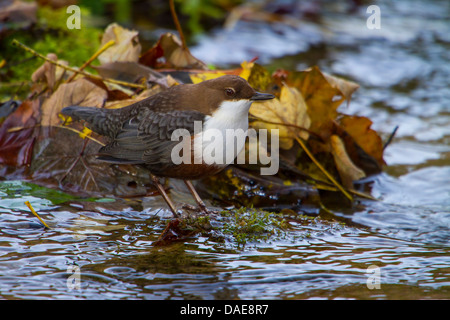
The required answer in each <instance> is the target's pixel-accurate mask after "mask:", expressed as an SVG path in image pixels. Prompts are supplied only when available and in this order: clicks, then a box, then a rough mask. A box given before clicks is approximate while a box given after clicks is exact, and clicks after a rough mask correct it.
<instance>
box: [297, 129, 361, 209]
mask: <svg viewBox="0 0 450 320" xmlns="http://www.w3.org/2000/svg"><path fill="white" fill-rule="evenodd" d="M295 140H297V142H298V144H299V145H300V146H301V147H302V149H303V150H304V151H305V152H306V154H307V155H308V157H309V158H310V159H311V160H312V162H314V164H315V165H316V166H317V167H318V168H319V169H320V171H322V172H323V174H325V176H326V177H327V178H328V179H329V180H330V181H331V182H332V183H333V184H334V185H335V186H336V188H338V189H339V190H340V191H341V192H342V193H343V194H344V195H345V196H346V197H347V198H348V199H349V200H350V201H353V197H352V196H351V195H350V194H349V193H348V192H347V191H346V190H345V189H344V187H343V186H341V185H340V183H339V182H337V181H336V179H334V178H333V176H332V175H331V174H330V173H328V171H327V170H326V169H325V168H324V167H323V166H322V165H321V164H320V162H319V161H317V159H316V158H315V157H314V155H313V154H312V153H311V151H309V149H308V147H306V145H305V143H304V142H303V141H302V139H300V137H299V136H298V135H297V133H295Z"/></svg>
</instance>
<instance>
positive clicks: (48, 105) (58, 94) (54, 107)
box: [41, 79, 108, 126]
mask: <svg viewBox="0 0 450 320" xmlns="http://www.w3.org/2000/svg"><path fill="white" fill-rule="evenodd" d="M107 97H108V93H107V92H106V90H104V89H102V88H100V87H98V86H97V85H95V84H94V83H92V82H91V81H88V80H86V79H78V80H75V81H72V82H70V83H65V84H62V85H60V86H59V87H58V89H57V90H56V91H55V92H54V93H53V94H52V95H51V96H50V98H48V99H47V100H45V101H44V103H43V104H42V118H41V125H42V126H52V125H58V124H60V123H61V119H60V118H59V117H58V114H59V112H60V111H61V109H63V108H64V107H68V106H72V105H77V106H86V107H101V106H103V104H104V103H105V100H106V98H107Z"/></svg>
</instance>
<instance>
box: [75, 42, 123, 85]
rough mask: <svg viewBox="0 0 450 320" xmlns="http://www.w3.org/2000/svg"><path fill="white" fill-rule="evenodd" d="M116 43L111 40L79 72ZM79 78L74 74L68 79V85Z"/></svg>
mask: <svg viewBox="0 0 450 320" xmlns="http://www.w3.org/2000/svg"><path fill="white" fill-rule="evenodd" d="M115 43H116V42H115V41H114V40H110V41H108V42H107V43H105V44H104V45H103V46H102V47H101V48H100V49H99V50H98V51H97V52H96V53H94V55H93V56H92V57H90V58H89V60H88V61H86V62H85V63H83V65H82V66H81V67H80V68H79V69H78V70H79V71H83V70H84V69H85V68H86V67H87V66H88V65H90V64H91V62H92V61H94V60H95V59H97V57H98V56H99V55H101V54H102V53H103V52H105V51H106V50H107V49H108V48H109V47H111V46H113V45H114V44H115ZM76 76H77V74H76V73H74V74H72V75H71V76H70V78H69V79H67V81H66V83H69V82H70V81H72V80H73V79H75V77H76Z"/></svg>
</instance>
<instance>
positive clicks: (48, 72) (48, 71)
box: [31, 53, 58, 89]
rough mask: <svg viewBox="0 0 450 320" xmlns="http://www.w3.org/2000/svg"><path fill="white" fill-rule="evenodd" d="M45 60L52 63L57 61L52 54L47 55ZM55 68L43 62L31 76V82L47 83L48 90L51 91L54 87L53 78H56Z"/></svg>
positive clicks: (51, 64)
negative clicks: (47, 59) (40, 81)
mask: <svg viewBox="0 0 450 320" xmlns="http://www.w3.org/2000/svg"><path fill="white" fill-rule="evenodd" d="M47 58H49V59H50V60H53V61H55V62H56V61H57V60H58V57H57V56H56V54H54V53H49V54H47ZM55 73H56V66H55V65H54V64H53V63H50V62H49V61H45V62H44V63H43V64H42V66H40V67H39V68H38V69H37V70H36V71H35V72H34V73H33V74H32V75H31V81H33V82H37V81H39V80H44V79H45V81H46V82H47V85H48V87H49V88H51V89H53V86H54V85H55V77H56V74H55Z"/></svg>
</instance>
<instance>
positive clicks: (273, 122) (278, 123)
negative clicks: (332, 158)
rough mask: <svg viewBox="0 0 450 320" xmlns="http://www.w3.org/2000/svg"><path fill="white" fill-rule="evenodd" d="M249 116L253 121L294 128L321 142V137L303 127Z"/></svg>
mask: <svg viewBox="0 0 450 320" xmlns="http://www.w3.org/2000/svg"><path fill="white" fill-rule="evenodd" d="M250 116H251V117H252V118H253V119H254V121H261V122H265V123H270V124H276V125H279V126H285V127H292V128H296V129H299V130H302V131H305V132H307V133H309V134H310V135H313V136H315V137H317V138H319V139H320V140H323V139H322V137H321V136H320V135H318V134H317V133H315V132H313V131H311V130H308V129H306V128H305V127H301V126H298V125H296V124H293V123H284V122H277V121H269V120H265V119H262V118H259V117H257V116H255V115H253V114H250ZM249 120H252V119H249Z"/></svg>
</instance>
